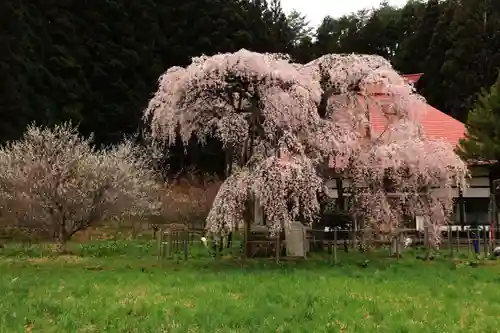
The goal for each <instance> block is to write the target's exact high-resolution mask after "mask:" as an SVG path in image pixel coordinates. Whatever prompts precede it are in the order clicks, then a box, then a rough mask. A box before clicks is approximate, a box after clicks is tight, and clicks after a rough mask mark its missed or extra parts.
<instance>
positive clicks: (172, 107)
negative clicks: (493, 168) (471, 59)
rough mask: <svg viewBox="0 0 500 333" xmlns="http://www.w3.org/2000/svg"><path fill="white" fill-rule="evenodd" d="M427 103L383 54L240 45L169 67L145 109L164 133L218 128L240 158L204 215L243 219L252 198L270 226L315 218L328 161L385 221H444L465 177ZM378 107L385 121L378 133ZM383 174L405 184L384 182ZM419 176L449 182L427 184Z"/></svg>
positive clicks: (211, 222) (225, 222)
mask: <svg viewBox="0 0 500 333" xmlns="http://www.w3.org/2000/svg"><path fill="white" fill-rule="evenodd" d="M422 102H423V98H422V97H421V96H419V95H418V94H416V93H415V91H414V88H413V87H411V86H409V85H408V84H407V83H406V82H405V80H404V79H403V78H402V77H401V76H400V75H399V74H398V73H397V72H396V71H394V69H393V68H392V67H391V65H390V63H389V62H388V61H387V60H385V59H383V58H381V57H378V56H369V55H325V56H323V57H321V58H318V59H316V60H314V61H312V62H311V63H309V64H306V65H300V64H293V63H290V62H289V60H288V59H287V58H285V57H283V56H281V55H273V54H259V53H253V52H249V51H246V50H240V51H238V52H236V53H226V54H218V55H215V56H212V57H206V56H203V57H199V58H195V59H193V63H192V64H191V65H189V66H188V67H186V68H181V69H179V68H174V69H171V70H169V71H167V73H166V74H164V75H163V76H162V77H161V79H160V85H159V89H158V91H157V93H156V94H155V96H154V97H153V99H152V100H151V102H150V104H149V107H148V109H147V110H146V111H145V119H149V120H150V125H151V128H152V133H153V136H154V137H156V138H158V139H160V140H164V141H166V142H169V140H171V138H172V133H173V132H172V131H173V130H172V129H173V128H174V127H175V126H179V127H180V128H181V135H182V136H183V137H184V138H188V137H191V135H192V134H193V133H194V134H196V136H197V137H199V138H200V140H201V141H203V139H204V138H205V137H206V136H208V135H215V136H216V137H217V138H219V139H220V140H221V141H222V142H223V144H224V147H228V148H231V149H233V151H234V152H235V156H238V157H239V158H240V159H241V161H240V168H239V170H235V172H234V173H233V174H232V175H231V176H230V177H229V178H228V179H227V180H226V182H225V183H224V184H223V185H222V187H221V190H220V192H219V194H218V196H217V199H216V200H215V202H214V205H213V209H212V211H211V212H210V214H209V216H208V218H207V225H208V228H209V230H210V231H212V232H222V231H228V230H233V229H234V228H236V227H237V226H238V225H239V223H240V222H241V219H242V218H243V214H242V211H243V207H245V205H246V203H247V202H248V199H249V198H252V197H256V198H258V199H259V202H260V203H261V204H262V206H263V209H264V211H265V214H266V217H267V218H268V221H269V222H270V223H271V229H272V230H274V231H278V230H279V229H280V228H282V227H283V226H284V225H285V226H286V225H287V223H289V222H291V221H293V220H294V219H296V218H297V216H299V215H300V216H303V217H305V220H306V222H309V223H310V222H311V221H313V220H314V216H315V214H316V213H317V212H318V209H319V208H318V205H317V204H316V203H317V202H316V199H313V197H314V198H315V197H316V192H317V191H321V189H322V176H323V174H326V172H324V171H325V169H326V168H327V167H329V168H335V171H336V172H337V173H338V172H341V173H343V175H344V177H346V178H348V179H350V180H351V184H352V185H351V186H350V188H349V191H351V195H352V196H353V202H354V205H353V208H352V209H353V213H355V214H356V215H358V216H360V217H362V218H363V219H364V220H365V223H366V224H368V225H371V226H373V227H374V228H378V229H380V230H381V229H383V228H389V229H390V228H393V227H397V226H399V225H401V223H402V220H403V219H404V216H406V215H408V214H409V215H416V214H421V215H424V216H427V217H429V218H432V219H433V220H432V221H433V222H432V223H433V224H434V225H442V224H444V223H446V221H447V216H448V214H449V209H450V208H449V207H450V205H449V203H450V202H451V201H452V197H451V194H450V193H451V192H450V191H449V190H450V189H451V188H452V186H453V184H457V183H460V184H462V183H464V182H465V179H466V177H467V168H466V166H465V164H464V163H463V162H462V161H461V160H460V159H459V158H458V156H457V155H456V154H455V153H454V151H453V148H452V147H449V146H446V145H445V144H444V143H443V142H440V141H433V140H429V139H428V138H427V137H425V135H424V133H423V132H422V131H421V129H420V125H419V124H418V119H417V118H418V117H416V115H415V112H414V110H415V109H416V107H417V106H418V105H419V103H422ZM374 114H376V116H377V117H380V118H382V119H384V121H385V125H384V129H383V130H382V131H381V133H377V132H376V129H374V128H373V126H372V121H371V117H372V116H373V115H374ZM431 156H432V158H431ZM434 156H439V158H436V157H434ZM233 157H234V156H233ZM387 177H389V178H390V179H391V181H392V183H393V185H394V186H393V189H391V191H395V193H399V194H398V195H395V194H394V193H392V192H389V191H388V190H387V189H386V188H385V187H384V186H385V185H384V180H385V179H386V178H387ZM306 180H310V183H308V182H307V181H306ZM252 183H254V184H258V185H254V186H250V184H252ZM423 187H440V188H441V189H444V191H442V192H440V193H442V194H437V193H434V192H429V193H427V194H426V195H420V194H419V193H420V192H421V188H423ZM299 189H301V190H300V191H299ZM315 191H316V192H315ZM313 192H314V195H313ZM443 193H444V194H443ZM273 198H274V199H273Z"/></svg>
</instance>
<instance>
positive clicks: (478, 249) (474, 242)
mask: <svg viewBox="0 0 500 333" xmlns="http://www.w3.org/2000/svg"><path fill="white" fill-rule="evenodd" d="M472 246H474V252H476V254H480V253H481V249H480V248H479V239H478V238H477V237H476V238H474V239H473V240H472Z"/></svg>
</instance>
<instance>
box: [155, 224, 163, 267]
mask: <svg viewBox="0 0 500 333" xmlns="http://www.w3.org/2000/svg"><path fill="white" fill-rule="evenodd" d="M162 242H163V229H160V230H158V231H157V232H156V251H157V253H158V260H161V259H162V255H163V251H162V248H163V246H162V245H163V244H162Z"/></svg>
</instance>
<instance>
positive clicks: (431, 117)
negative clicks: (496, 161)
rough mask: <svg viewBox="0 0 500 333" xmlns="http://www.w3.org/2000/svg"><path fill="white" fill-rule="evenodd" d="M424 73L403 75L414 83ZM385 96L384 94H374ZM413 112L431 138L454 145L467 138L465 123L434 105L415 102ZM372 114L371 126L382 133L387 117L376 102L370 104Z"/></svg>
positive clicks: (373, 132)
mask: <svg viewBox="0 0 500 333" xmlns="http://www.w3.org/2000/svg"><path fill="white" fill-rule="evenodd" d="M422 75H423V74H408V75H402V76H403V78H405V79H407V80H408V83H410V84H414V83H415V82H417V81H418V80H419V79H420V77H421V76H422ZM374 98H383V96H374ZM415 105H416V106H415V109H414V110H413V112H415V114H416V115H417V121H418V122H419V123H420V124H421V125H422V129H423V131H424V133H425V135H426V136H427V137H428V138H430V139H441V140H444V141H445V142H448V143H449V144H451V145H452V146H457V145H458V144H459V142H460V140H461V139H464V138H465V133H466V128H465V124H464V123H462V122H460V121H458V120H456V119H455V118H453V117H451V116H449V115H447V114H446V113H444V112H441V111H439V110H438V109H436V108H434V107H432V106H431V105H429V104H427V103H425V102H419V103H416V104H415ZM368 110H369V116H370V125H371V126H370V127H371V130H372V135H373V134H377V133H378V134H380V133H382V132H383V131H384V129H385V127H386V125H387V119H386V118H385V117H384V115H383V114H382V110H380V108H378V107H377V105H376V103H374V104H373V105H369V106H368Z"/></svg>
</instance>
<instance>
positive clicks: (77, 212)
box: [0, 123, 159, 249]
mask: <svg viewBox="0 0 500 333" xmlns="http://www.w3.org/2000/svg"><path fill="white" fill-rule="evenodd" d="M149 165H150V161H149V159H148V157H147V156H146V154H145V153H144V152H143V151H141V149H140V148H139V147H137V146H135V145H134V144H132V142H130V141H125V142H123V143H122V144H119V145H117V146H113V147H111V148H108V149H96V148H95V147H94V146H93V145H92V142H91V139H86V138H83V137H81V136H80V135H79V134H78V132H77V130H76V128H74V127H72V125H71V124H70V123H66V124H63V125H58V126H55V127H54V128H41V127H36V126H30V127H29V128H28V129H27V131H26V132H25V134H24V136H23V137H22V139H21V140H19V141H15V142H11V143H8V144H7V145H5V146H4V147H2V148H0V210H1V212H2V215H3V216H4V217H5V218H6V219H7V220H8V221H11V222H13V223H15V224H16V226H24V227H28V228H38V229H40V230H43V231H45V232H47V231H49V232H51V233H52V234H53V235H54V237H55V238H56V239H57V240H58V242H59V244H60V245H61V249H64V245H65V243H66V242H67V241H68V240H69V239H70V238H71V236H73V235H74V234H75V233H76V232H78V231H80V230H84V229H86V228H88V227H89V226H91V225H96V224H99V223H100V222H102V221H103V220H105V219H110V218H116V217H123V216H124V215H129V216H130V215H134V216H142V215H144V214H151V213H152V212H155V211H157V210H158V209H159V203H158V189H159V184H158V183H157V182H156V174H155V172H154V171H153V170H152V169H151V168H149Z"/></svg>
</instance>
